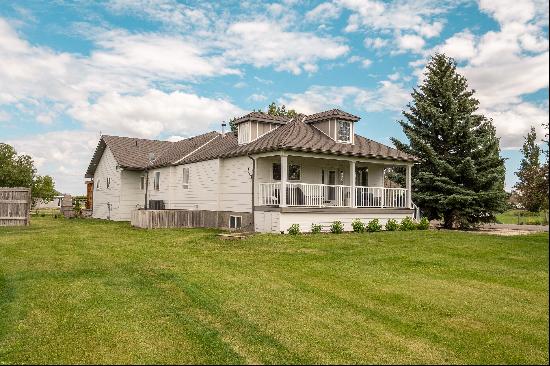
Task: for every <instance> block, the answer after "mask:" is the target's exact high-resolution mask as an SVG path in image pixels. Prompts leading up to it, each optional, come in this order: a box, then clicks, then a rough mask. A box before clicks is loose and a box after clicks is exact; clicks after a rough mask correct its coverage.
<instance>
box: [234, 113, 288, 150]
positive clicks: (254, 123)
mask: <svg viewBox="0 0 550 366" xmlns="http://www.w3.org/2000/svg"><path fill="white" fill-rule="evenodd" d="M289 121H290V118H289V117H280V116H271V115H269V114H267V113H263V112H252V113H249V114H247V115H246V116H243V117H241V118H237V119H236V120H235V121H234V123H235V124H236V125H237V131H238V132H237V134H238V139H239V141H238V142H239V145H243V144H248V143H249V142H252V141H254V140H257V139H258V138H260V137H261V136H263V135H265V134H266V133H268V132H270V131H272V130H274V129H276V128H277V127H279V126H281V125H284V124H286V123H287V122H289Z"/></svg>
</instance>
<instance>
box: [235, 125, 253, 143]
mask: <svg viewBox="0 0 550 366" xmlns="http://www.w3.org/2000/svg"><path fill="white" fill-rule="evenodd" d="M250 135H251V123H250V122H244V123H240V124H239V127H238V136H239V145H242V144H248V143H249V142H250Z"/></svg>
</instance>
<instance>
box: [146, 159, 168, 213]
mask: <svg viewBox="0 0 550 366" xmlns="http://www.w3.org/2000/svg"><path fill="white" fill-rule="evenodd" d="M172 169H173V167H164V168H159V169H151V170H149V189H148V190H147V199H148V200H164V201H166V202H165V203H166V204H167V203H168V201H169V198H170V187H171V179H170V174H171V170H172ZM157 172H160V180H159V190H158V191H157V190H156V189H155V184H154V182H155V174H156V173H157ZM166 208H169V207H166Z"/></svg>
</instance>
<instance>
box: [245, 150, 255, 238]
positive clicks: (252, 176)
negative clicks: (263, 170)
mask: <svg viewBox="0 0 550 366" xmlns="http://www.w3.org/2000/svg"><path fill="white" fill-rule="evenodd" d="M246 156H248V158H249V159H250V160H252V174H250V173H249V174H250V178H252V228H253V230H254V231H256V223H255V222H254V185H255V184H254V181H255V177H256V159H254V158H253V157H251V156H250V155H246Z"/></svg>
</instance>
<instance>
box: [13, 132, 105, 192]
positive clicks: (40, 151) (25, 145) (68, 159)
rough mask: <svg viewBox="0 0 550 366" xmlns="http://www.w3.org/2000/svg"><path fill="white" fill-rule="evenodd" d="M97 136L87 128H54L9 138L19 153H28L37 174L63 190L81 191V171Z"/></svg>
mask: <svg viewBox="0 0 550 366" xmlns="http://www.w3.org/2000/svg"><path fill="white" fill-rule="evenodd" d="M98 140H99V135H97V134H96V133H93V132H88V131H55V132H47V133H40V134H36V135H30V136H25V137H22V138H18V139H12V140H8V141H7V143H9V144H10V145H12V146H14V148H15V149H16V150H17V152H18V153H19V154H28V155H30V156H31V157H32V158H33V160H34V161H35V163H36V167H37V169H38V174H41V175H50V176H52V178H53V179H54V182H55V187H56V189H57V190H59V191H61V192H63V193H72V194H83V193H84V192H85V191H86V187H85V185H84V173H85V172H86V168H87V167H88V163H89V162H90V159H91V158H92V154H93V152H94V149H95V147H96V145H97V142H98Z"/></svg>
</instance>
